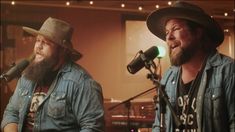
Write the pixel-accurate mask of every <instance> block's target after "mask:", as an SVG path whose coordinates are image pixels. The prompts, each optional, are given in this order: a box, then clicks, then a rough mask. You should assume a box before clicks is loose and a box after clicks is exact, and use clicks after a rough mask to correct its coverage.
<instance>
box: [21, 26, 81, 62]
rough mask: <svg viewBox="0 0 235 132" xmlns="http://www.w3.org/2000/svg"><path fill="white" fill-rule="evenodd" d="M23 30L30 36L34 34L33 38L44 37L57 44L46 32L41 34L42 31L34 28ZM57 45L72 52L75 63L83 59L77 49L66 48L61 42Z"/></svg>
mask: <svg viewBox="0 0 235 132" xmlns="http://www.w3.org/2000/svg"><path fill="white" fill-rule="evenodd" d="M23 30H24V31H26V32H27V33H29V34H32V35H33V36H37V35H42V36H44V37H46V38H47V39H49V40H51V41H52V42H55V41H54V40H53V38H51V36H50V35H48V34H47V33H45V32H40V31H37V30H35V29H33V28H30V27H23ZM55 43H57V44H59V45H60V46H62V47H64V48H66V49H68V50H69V51H70V57H71V59H72V60H73V61H77V60H79V59H81V58H82V54H81V53H80V52H78V51H77V50H75V49H73V48H71V47H67V46H65V45H62V44H60V43H59V42H55Z"/></svg>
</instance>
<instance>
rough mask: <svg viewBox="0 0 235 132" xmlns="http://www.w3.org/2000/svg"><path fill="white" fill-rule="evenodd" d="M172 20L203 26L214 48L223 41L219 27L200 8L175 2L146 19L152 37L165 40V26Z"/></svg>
mask: <svg viewBox="0 0 235 132" xmlns="http://www.w3.org/2000/svg"><path fill="white" fill-rule="evenodd" d="M172 18H180V19H186V20H190V21H193V22H195V23H197V24H199V25H201V26H203V27H204V28H205V29H206V30H207V33H208V36H209V37H210V38H211V40H212V41H213V42H214V44H215V47H217V46H219V45H220V44H221V43H222V42H223V41H224V32H223V30H222V28H221V27H220V25H219V24H218V23H217V22H216V21H215V20H214V19H213V18H211V17H210V16H209V15H207V14H206V13H205V12H204V11H203V10H202V9H201V8H200V7H198V6H196V5H193V4H190V3H186V2H176V3H175V4H173V5H172V6H171V7H167V8H162V9H158V10H155V11H153V12H152V13H151V14H150V15H149V16H148V18H147V21H146V23H147V27H148V29H149V30H150V32H152V33H153V34H154V35H156V36H157V37H159V38H160V39H162V40H166V34H165V24H166V22H167V21H168V20H169V19H172Z"/></svg>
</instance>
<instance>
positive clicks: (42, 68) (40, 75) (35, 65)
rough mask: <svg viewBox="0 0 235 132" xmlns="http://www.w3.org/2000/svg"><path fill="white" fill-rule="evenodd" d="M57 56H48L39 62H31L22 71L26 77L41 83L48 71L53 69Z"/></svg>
mask: <svg viewBox="0 0 235 132" xmlns="http://www.w3.org/2000/svg"><path fill="white" fill-rule="evenodd" d="M57 60H58V59H57V58H55V57H48V58H45V59H44V60H42V61H40V62H32V63H31V64H30V65H29V66H28V67H27V68H26V69H25V71H24V75H25V77H26V78H27V79H29V80H31V81H33V82H38V83H42V82H43V81H44V80H46V78H47V75H48V73H50V72H52V71H53V67H54V66H55V64H56V63H57Z"/></svg>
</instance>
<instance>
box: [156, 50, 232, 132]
mask: <svg viewBox="0 0 235 132" xmlns="http://www.w3.org/2000/svg"><path fill="white" fill-rule="evenodd" d="M234 67H235V66H234V60H233V59H231V58H229V57H227V56H224V55H222V54H219V53H218V52H214V53H212V54H211V55H210V56H209V57H208V60H207V63H206V66H205V69H204V71H203V75H202V78H201V83H200V86H199V90H198V95H197V102H196V113H197V117H196V118H197V124H198V129H197V132H234V130H235V103H234V101H235V94H234V93H235V87H234V79H235V77H234V76H235V74H234ZM179 73H180V67H174V66H172V67H170V68H169V69H168V71H167V72H166V73H165V74H164V76H163V79H162V80H161V84H162V85H165V91H166V93H167V94H168V97H169V101H170V103H171V105H172V106H173V108H174V107H175V105H176V98H177V97H176V91H177V86H178V84H177V83H178V79H179ZM157 107H159V105H158V106H157ZM164 121H165V129H166V132H173V131H174V130H173V129H174V128H173V124H174V121H173V118H172V116H171V113H170V109H169V108H168V106H166V114H165V120H164ZM159 126H160V112H159V110H157V111H156V117H155V122H154V124H153V129H152V131H153V132H159V131H160V128H159Z"/></svg>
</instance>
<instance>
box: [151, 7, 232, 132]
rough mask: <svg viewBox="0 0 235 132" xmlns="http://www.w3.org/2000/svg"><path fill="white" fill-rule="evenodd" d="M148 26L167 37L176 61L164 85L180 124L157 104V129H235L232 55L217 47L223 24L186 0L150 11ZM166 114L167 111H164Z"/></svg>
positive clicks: (197, 131) (201, 131)
mask: <svg viewBox="0 0 235 132" xmlns="http://www.w3.org/2000/svg"><path fill="white" fill-rule="evenodd" d="M147 27H148V29H149V30H150V31H151V32H152V33H153V34H154V35H156V36H157V37H159V38H160V39H162V40H164V41H166V43H167V45H168V47H169V56H170V61H171V64H172V66H171V67H170V68H169V69H168V70H167V72H166V73H165V74H164V76H163V78H162V80H161V84H162V85H163V86H165V91H166V93H167V95H168V97H169V101H170V103H171V105H172V106H173V109H174V112H175V113H176V115H177V117H178V118H179V120H180V122H181V125H180V123H178V124H177V123H175V120H173V117H172V113H171V112H170V110H169V107H168V106H166V113H163V114H160V113H162V112H161V111H160V109H161V107H164V106H162V105H161V106H159V104H158V106H159V107H160V108H158V110H156V118H155V122H154V124H153V129H152V130H153V132H158V131H167V132H173V131H176V132H234V130H235V104H234V100H235V95H234V93H235V88H234V77H235V72H234V67H235V66H234V60H233V59H231V58H230V57H227V56H224V55H222V54H220V53H218V51H217V50H216V48H217V47H218V46H219V45H220V44H221V43H222V42H223V40H224V33H223V30H222V29H221V27H220V26H219V25H218V24H217V23H216V21H215V20H214V19H212V18H211V17H210V16H209V15H207V14H206V13H205V12H204V11H203V10H202V9H201V8H199V7H198V6H196V5H193V4H190V3H186V2H176V3H175V4H173V5H172V6H170V7H167V8H162V9H159V10H156V11H154V12H152V13H151V14H150V15H149V16H148V18H147ZM160 115H164V116H160Z"/></svg>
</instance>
